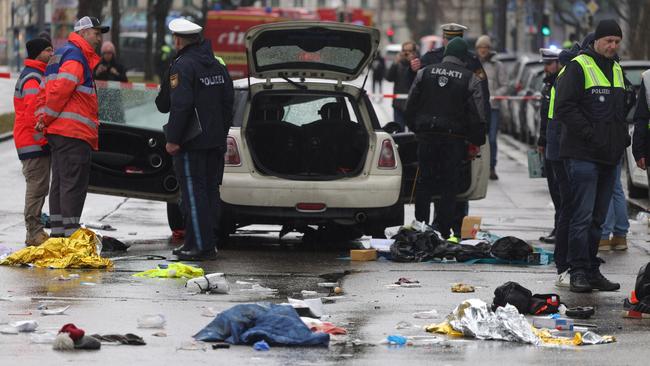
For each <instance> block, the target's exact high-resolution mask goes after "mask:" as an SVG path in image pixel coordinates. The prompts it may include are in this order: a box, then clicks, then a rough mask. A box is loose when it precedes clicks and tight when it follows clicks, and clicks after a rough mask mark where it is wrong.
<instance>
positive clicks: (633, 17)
mask: <svg viewBox="0 0 650 366" xmlns="http://www.w3.org/2000/svg"><path fill="white" fill-rule="evenodd" d="M607 3H608V5H609V6H610V7H611V8H612V9H613V10H614V11H615V12H616V13H617V14H618V16H619V18H620V20H621V21H623V22H626V23H627V25H628V29H629V31H628V34H624V35H623V36H624V37H630V42H629V43H628V44H630V45H634V47H629V49H628V50H627V51H628V52H629V55H630V58H632V59H640V60H647V59H648V57H650V28H649V27H648V26H647V24H648V21H650V14H648V13H649V12H650V1H648V0H643V1H637V0H627V1H625V2H624V4H621V3H622V2H619V1H611V0H608V2H607ZM626 6H627V12H625V11H623V9H622V8H624V7H626Z"/></svg>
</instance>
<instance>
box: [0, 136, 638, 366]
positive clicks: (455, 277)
mask: <svg viewBox="0 0 650 366" xmlns="http://www.w3.org/2000/svg"><path fill="white" fill-rule="evenodd" d="M501 149H502V151H503V154H502V160H501V162H500V169H499V172H500V175H501V180H499V181H498V182H491V183H490V187H489V190H488V197H487V199H485V200H483V201H480V202H473V203H472V204H471V211H470V213H471V214H475V215H480V216H483V217H484V225H483V227H484V228H486V229H489V230H491V231H493V232H495V233H497V234H499V235H506V234H509V235H515V236H518V237H521V238H523V239H527V240H532V241H533V242H535V243H536V244H537V243H538V242H536V239H537V237H539V236H540V235H542V234H544V233H545V232H546V231H548V230H549V228H550V227H551V221H552V211H551V209H550V207H549V199H548V197H547V196H546V191H545V186H544V182H543V181H541V180H529V179H527V177H526V176H525V169H524V168H525V166H522V165H521V159H522V156H523V152H521V151H519V150H518V149H516V148H515V147H513V146H512V145H509V144H508V143H506V142H505V141H504V142H503V144H502V147H501ZM523 197H526V199H523ZM94 199H97V200H101V199H104V200H106V198H101V197H93V198H91V201H92V200H94ZM98 202H99V201H98ZM108 202H111V201H110V200H109V201H107V202H104V204H107V203H108ZM118 205H119V208H117V209H113V210H111V214H110V215H107V216H106V218H105V219H103V220H102V222H105V223H110V224H112V225H113V226H114V227H116V228H118V231H116V232H105V234H111V233H112V234H113V235H114V236H117V237H120V238H122V239H123V240H126V241H130V242H132V243H133V246H132V247H131V248H130V249H129V251H128V252H127V253H126V255H128V256H136V258H129V259H125V260H118V261H116V262H115V268H114V269H113V270H112V271H99V270H98V271H79V270H71V271H65V270H45V269H32V268H7V267H0V277H1V278H2V281H1V282H0V297H2V298H3V299H4V301H0V320H4V321H16V320H25V319H35V320H37V321H38V322H39V329H41V330H50V331H55V330H57V329H59V328H60V327H61V326H62V325H63V324H65V323H69V322H71V323H75V324H76V325H77V326H79V327H81V328H83V329H85V330H86V331H87V332H88V333H100V334H106V333H135V334H138V335H140V336H142V337H143V338H144V339H145V341H146V342H147V345H146V346H142V347H135V346H114V345H104V346H103V347H102V349H101V350H99V351H87V352H73V353H61V352H55V351H53V350H52V349H51V346H49V345H42V344H33V343H31V342H30V337H31V336H30V335H29V334H19V335H0V364H2V365H8V364H12V363H13V362H15V361H17V360H20V361H19V362H20V364H21V365H32V364H53V365H60V364H88V363H90V362H93V363H98V364H107V365H108V364H124V363H129V364H133V365H159V364H161V363H166V364H169V363H171V364H173V363H177V362H181V361H183V362H191V363H194V364H222V363H223V364H226V363H228V364H254V365H255V364H259V365H265V366H266V365H276V364H278V365H284V364H296V365H303V364H314V363H319V364H354V365H357V364H360V365H365V364H368V365H370V364H371V365H394V364H404V363H406V362H409V363H413V364H430V363H432V362H436V363H439V364H443V365H445V364H450V365H455V364H470V365H497V364H498V365H502V364H503V363H504V361H505V362H506V363H507V364H539V365H542V364H543V365H548V364H556V363H559V362H562V363H566V364H607V365H631V364H638V362H639V361H640V360H644V359H647V356H648V355H650V351H649V350H648V347H647V344H648V341H650V336H649V334H650V332H649V331H650V321H638V320H627V319H623V318H622V317H621V316H620V311H621V302H622V300H623V298H624V297H625V296H626V295H627V293H628V291H629V290H630V289H632V286H633V282H634V278H635V273H636V271H637V270H638V268H639V267H640V266H641V265H642V264H643V263H645V262H647V261H648V258H650V256H649V255H648V254H649V253H648V248H649V247H648V243H647V242H646V237H647V234H648V228H647V227H646V226H643V225H641V224H639V223H636V222H634V223H633V226H632V231H631V233H630V240H631V248H630V249H629V250H628V251H627V252H623V253H609V254H605V255H604V258H605V260H606V261H607V263H606V264H605V265H604V266H603V271H604V272H605V274H606V275H607V276H608V277H610V278H611V279H613V280H615V281H620V282H621V283H622V285H623V290H621V291H619V292H613V293H597V292H596V293H593V294H587V295H576V294H572V293H570V292H568V291H567V290H566V289H557V288H555V287H554V286H553V282H554V280H555V273H554V268H552V267H551V266H531V267H521V266H505V265H484V264H481V265H466V264H457V263H415V264H401V263H393V262H389V261H386V260H380V261H376V262H350V261H349V260H347V259H345V257H346V256H347V254H348V249H349V247H350V246H351V244H350V243H346V242H335V241H330V242H326V243H322V244H319V245H307V244H303V243H302V242H301V240H300V236H299V235H298V234H291V235H290V236H289V238H288V239H285V240H282V241H279V240H278V239H277V232H276V231H271V232H268V231H267V228H266V227H257V228H256V229H257V230H254V231H240V232H239V233H238V234H237V236H236V238H235V239H234V245H233V246H232V248H230V249H223V250H221V251H220V252H219V260H217V261H214V262H210V263H202V264H201V266H202V267H203V268H204V269H205V270H206V272H207V273H211V272H224V273H226V276H227V278H228V280H229V282H230V283H231V284H233V288H232V291H231V293H230V294H228V295H200V294H195V293H193V292H192V291H190V290H188V289H187V288H185V287H184V281H182V280H176V279H142V278H135V277H132V275H133V274H134V273H136V272H138V271H142V270H146V269H149V268H153V267H155V266H156V264H158V263H165V261H162V260H156V259H154V260H147V259H146V258H144V257H137V256H139V255H162V256H169V250H170V249H171V248H173V247H174V244H173V243H170V242H169V239H165V238H157V237H164V236H166V235H168V232H167V229H166V228H165V227H164V216H163V217H158V216H161V215H160V213H159V215H158V216H156V215H155V212H151V211H155V210H154V208H155V207H158V206H156V204H153V206H152V204H150V203H147V202H146V201H138V200H127V202H126V203H124V202H121V201H120V202H118ZM412 210H413V208H412V207H411V206H407V211H406V212H407V221H410V220H411V219H412V215H413V212H412ZM90 212H94V211H93V210H92V209H91V210H90ZM6 215H7V217H9V218H11V217H13V216H12V215H11V214H10V213H7V214H6ZM133 217H140V218H142V221H143V222H144V223H145V224H140V225H139V226H138V224H137V223H129V221H133V220H132V218H133ZM129 225H134V226H129ZM124 227H125V228H126V230H124V229H122V228H124ZM134 227H135V228H134ZM271 229H272V230H277V228H271ZM7 230H8V231H9V232H10V231H11V230H12V229H11V228H9V229H7ZM133 230H137V235H129V233H131V234H133V232H134V231H133ZM9 232H7V233H6V235H8V236H10V233H9ZM147 236H150V237H152V238H153V239H147V238H146V237H147ZM129 239H130V240H129ZM0 245H5V246H6V245H8V243H7V242H5V241H3V242H2V243H0ZM546 248H547V249H552V247H551V246H546ZM115 255H116V256H123V255H124V254H115ZM115 255H114V256H115ZM346 271H347V272H346ZM70 273H78V274H79V275H80V278H79V279H73V280H70V281H58V280H56V277H58V276H60V275H69V274H70ZM345 273H348V274H347V275H344V274H345ZM328 274H329V275H328ZM321 275H326V276H325V277H324V278H323V277H319V276H321ZM399 277H411V278H414V279H417V280H419V281H420V282H421V283H422V287H421V288H400V289H389V288H387V287H386V285H388V284H390V283H392V282H394V281H396V280H397V279H398V278H399ZM333 278H334V279H338V278H340V283H341V287H342V288H343V290H344V293H343V296H344V298H343V299H340V300H337V301H336V302H335V303H333V304H326V305H324V306H325V313H326V314H328V315H329V317H328V318H327V320H328V321H331V322H333V323H335V324H336V325H338V326H341V327H344V328H346V329H348V331H349V335H348V336H343V337H341V336H338V337H334V338H333V340H332V343H331V345H330V347H329V348H283V347H274V348H272V349H271V351H269V352H257V351H254V350H253V349H252V348H251V347H249V346H236V347H231V348H230V349H227V350H212V349H211V348H208V349H206V350H184V349H182V348H183V347H184V344H186V343H187V342H190V341H191V340H192V338H191V336H192V335H193V334H195V333H196V332H198V331H199V330H200V329H201V328H202V327H204V326H205V325H207V324H208V323H209V322H210V321H211V319H212V318H211V317H206V316H204V315H202V314H203V313H205V312H209V311H222V310H226V309H228V308H230V307H231V306H234V305H236V304H239V303H250V302H257V301H272V302H276V303H280V302H283V301H286V297H287V296H290V297H297V298H300V296H301V295H300V291H301V290H316V291H321V292H322V296H328V295H329V294H328V291H327V290H324V289H322V288H319V287H318V285H317V284H318V282H323V281H329V280H332V279H333ZM237 280H240V281H248V282H255V283H259V284H260V285H262V286H265V287H269V288H275V289H278V293H277V294H275V295H271V296H268V295H264V294H259V293H250V292H249V291H246V287H247V286H244V285H237V284H236V281H237ZM506 281H517V282H519V283H521V284H522V285H524V286H525V287H527V288H529V289H530V290H531V291H533V292H538V293H548V292H556V293H558V294H560V296H561V299H562V301H564V302H566V303H567V304H569V305H570V306H578V305H594V306H596V307H597V313H596V316H595V317H594V318H592V319H590V320H589V321H588V322H589V323H591V324H595V325H597V326H598V330H597V332H598V333H600V334H610V335H614V336H616V337H617V339H618V342H617V343H615V344H611V345H599V346H588V347H581V348H570V349H567V348H564V349H559V348H546V347H534V346H527V345H519V344H510V343H505V342H496V341H478V340H467V339H453V338H451V339H450V338H446V337H444V336H441V337H440V339H439V342H436V343H435V344H432V345H427V346H420V347H405V348H396V347H389V346H386V345H381V344H379V343H380V342H381V341H382V340H383V339H385V338H386V336H387V335H390V334H402V335H421V336H427V335H428V334H427V333H426V332H424V331H422V330H421V327H422V326H424V325H426V324H430V323H436V322H438V321H440V320H442V318H444V316H445V315H446V314H448V313H449V312H451V311H452V310H453V309H454V307H455V306H456V305H458V304H459V303H460V302H461V301H462V300H464V299H467V298H480V299H482V300H484V301H486V302H488V303H489V302H491V299H492V296H493V291H494V289H495V288H496V287H497V286H499V285H500V284H502V283H504V282H506ZM455 282H465V283H469V284H472V285H474V286H476V287H477V291H476V293H474V294H455V293H451V291H450V286H451V284H453V283H455ZM6 300H11V301H6ZM43 303H45V304H47V305H48V306H49V307H56V306H59V305H61V306H62V305H71V308H70V309H69V310H68V312H67V315H61V316H47V317H44V316H40V315H39V313H38V310H36V308H37V307H38V305H39V304H43ZM432 309H435V310H437V311H438V314H439V316H438V317H437V318H434V319H416V318H414V317H413V316H412V314H413V313H414V312H419V311H428V310H432ZM29 313H31V315H29ZM158 313H160V314H164V316H165V318H166V326H165V328H164V329H163V330H154V329H139V328H137V319H138V318H139V317H140V316H142V315H144V314H158ZM400 321H406V322H409V323H412V324H413V327H411V328H408V329H399V330H397V329H395V326H396V324H397V323H398V322H400ZM0 327H2V326H0ZM160 331H162V332H164V333H166V337H156V336H153V335H152V334H154V333H156V332H160ZM352 340H360V341H361V342H360V343H361V344H358V345H354V343H353V342H352Z"/></svg>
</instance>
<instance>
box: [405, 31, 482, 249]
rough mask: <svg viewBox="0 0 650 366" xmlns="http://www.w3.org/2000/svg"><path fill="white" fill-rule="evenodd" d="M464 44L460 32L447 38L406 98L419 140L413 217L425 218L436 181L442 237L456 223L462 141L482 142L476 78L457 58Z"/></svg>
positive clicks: (463, 153)
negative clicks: (440, 52) (440, 57)
mask: <svg viewBox="0 0 650 366" xmlns="http://www.w3.org/2000/svg"><path fill="white" fill-rule="evenodd" d="M467 48H468V47H467V42H465V40H464V39H462V38H455V39H453V40H452V41H450V42H449V44H448V45H447V48H446V49H445V57H444V58H443V60H442V63H439V64H433V65H429V66H427V67H425V68H423V69H421V70H420V71H418V73H417V75H416V77H415V81H414V82H413V86H412V87H411V91H410V93H409V98H408V100H407V104H406V113H405V116H406V122H407V123H408V127H409V129H411V130H412V131H414V132H415V135H416V138H417V140H418V169H419V172H420V175H419V176H418V180H417V193H416V198H415V218H416V220H418V221H423V222H426V223H428V222H429V220H430V207H431V196H432V192H433V190H434V189H435V187H438V188H439V190H440V200H439V202H438V203H437V205H436V217H437V219H438V222H439V225H438V227H437V229H438V231H439V232H440V234H441V235H442V236H443V237H445V238H448V237H449V236H450V235H451V229H452V228H453V227H454V226H455V225H454V224H455V217H454V216H455V208H456V195H457V194H458V193H459V192H458V187H459V184H458V181H459V179H460V168H461V162H462V160H463V159H464V158H465V156H466V150H465V141H466V140H467V141H469V142H470V143H472V144H475V145H479V146H480V145H483V144H484V143H485V128H486V123H485V113H484V109H483V108H482V107H483V100H482V98H483V94H482V93H481V91H480V80H479V78H478V77H477V76H476V75H474V73H472V71H470V70H468V69H467V68H466V67H465V63H464V62H463V61H462V60H461V59H462V58H463V57H464V56H465V55H466V54H467ZM455 234H459V233H458V232H456V233H455Z"/></svg>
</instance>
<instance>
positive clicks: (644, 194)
mask: <svg viewBox="0 0 650 366" xmlns="http://www.w3.org/2000/svg"><path fill="white" fill-rule="evenodd" d="M627 194H628V196H629V197H630V198H648V190H647V189H645V188H641V187H637V186H635V185H634V183H633V182H632V178H631V177H630V172H627Z"/></svg>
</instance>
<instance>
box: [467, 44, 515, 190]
mask: <svg viewBox="0 0 650 366" xmlns="http://www.w3.org/2000/svg"><path fill="white" fill-rule="evenodd" d="M475 48H476V54H477V55H478V59H479V60H480V61H481V65H483V69H484V70H485V75H487V80H488V88H489V90H490V95H505V94H506V91H507V89H508V74H507V72H506V68H505V66H504V65H503V63H501V61H499V60H497V59H495V58H494V56H496V54H497V53H496V52H494V51H493V50H492V41H491V40H490V37H488V36H487V35H483V36H480V37H479V38H478V39H477V40H476V46H475ZM500 103H501V102H500V101H498V100H492V101H490V107H491V108H490V115H489V116H488V123H489V126H488V140H489V142H490V179H491V180H497V179H499V176H498V175H497V173H496V166H497V151H498V150H497V133H498V132H499V121H500V119H501V115H500V113H499V105H500Z"/></svg>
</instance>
